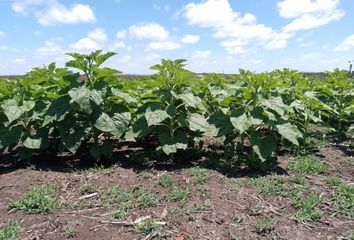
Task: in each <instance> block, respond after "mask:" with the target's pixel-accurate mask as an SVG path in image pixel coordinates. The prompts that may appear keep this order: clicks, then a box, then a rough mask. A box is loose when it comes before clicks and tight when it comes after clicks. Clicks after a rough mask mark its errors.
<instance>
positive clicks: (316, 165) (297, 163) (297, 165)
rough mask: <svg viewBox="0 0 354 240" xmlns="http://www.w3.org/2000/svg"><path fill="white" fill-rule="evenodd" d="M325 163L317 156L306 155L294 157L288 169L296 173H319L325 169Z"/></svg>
mask: <svg viewBox="0 0 354 240" xmlns="http://www.w3.org/2000/svg"><path fill="white" fill-rule="evenodd" d="M325 166H326V165H325V163H324V162H323V161H322V160H320V159H319V158H317V157H315V156H312V155H308V156H301V157H299V158H297V159H295V160H294V161H293V162H292V163H291V164H290V165H289V169H290V170H291V171H294V172H295V173H298V174H320V173H322V172H323V171H324V170H325Z"/></svg>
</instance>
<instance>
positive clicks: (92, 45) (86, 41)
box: [70, 28, 107, 51]
mask: <svg viewBox="0 0 354 240" xmlns="http://www.w3.org/2000/svg"><path fill="white" fill-rule="evenodd" d="M106 41H107V35H106V32H105V30H104V29H102V28H96V29H95V30H93V31H91V32H89V33H87V36H86V37H84V38H81V39H80V40H79V41H77V42H76V43H74V44H72V45H70V47H71V48H73V49H75V50H79V51H93V50H98V49H102V48H103V46H104V44H105V42H106Z"/></svg>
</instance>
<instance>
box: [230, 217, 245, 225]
mask: <svg viewBox="0 0 354 240" xmlns="http://www.w3.org/2000/svg"><path fill="white" fill-rule="evenodd" d="M243 220H245V217H244V216H237V217H235V218H234V220H233V223H234V224H237V225H239V224H241V223H242V222H243Z"/></svg>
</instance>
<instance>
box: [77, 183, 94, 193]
mask: <svg viewBox="0 0 354 240" xmlns="http://www.w3.org/2000/svg"><path fill="white" fill-rule="evenodd" d="M80 192H81V194H90V193H94V192H95V186H93V185H92V184H87V183H85V184H83V185H82V186H81V187H80Z"/></svg>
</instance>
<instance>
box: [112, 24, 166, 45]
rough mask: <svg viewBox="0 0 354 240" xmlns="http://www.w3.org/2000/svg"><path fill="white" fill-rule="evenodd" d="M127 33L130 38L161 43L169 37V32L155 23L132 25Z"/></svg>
mask: <svg viewBox="0 0 354 240" xmlns="http://www.w3.org/2000/svg"><path fill="white" fill-rule="evenodd" d="M118 33H119V32H118ZM118 33H117V36H118ZM127 33H128V34H129V36H131V37H136V38H141V39H150V40H155V41H163V40H166V39H167V38H168V37H169V32H168V31H167V30H166V29H165V28H164V27H163V26H161V25H160V24H157V23H139V24H137V25H132V26H130V27H129V29H128V31H127Z"/></svg>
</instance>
